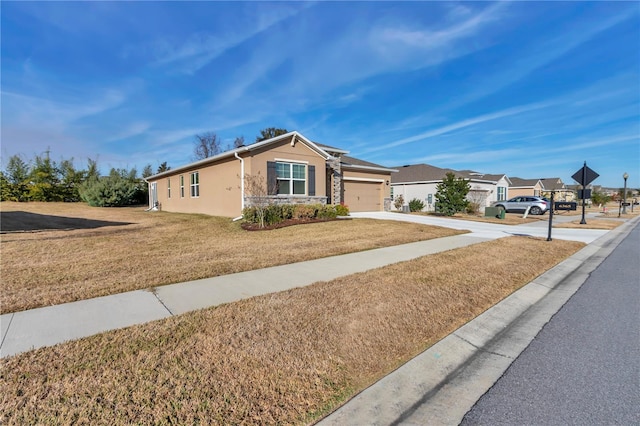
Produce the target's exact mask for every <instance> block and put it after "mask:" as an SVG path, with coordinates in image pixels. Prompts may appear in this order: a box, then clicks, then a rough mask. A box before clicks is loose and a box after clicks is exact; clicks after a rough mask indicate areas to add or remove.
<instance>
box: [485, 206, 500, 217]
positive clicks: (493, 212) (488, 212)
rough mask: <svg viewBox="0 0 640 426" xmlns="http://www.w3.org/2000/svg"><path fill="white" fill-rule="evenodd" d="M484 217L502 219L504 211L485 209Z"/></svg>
mask: <svg viewBox="0 0 640 426" xmlns="http://www.w3.org/2000/svg"><path fill="white" fill-rule="evenodd" d="M484 217H495V218H496V219H504V209H501V208H499V207H485V209H484Z"/></svg>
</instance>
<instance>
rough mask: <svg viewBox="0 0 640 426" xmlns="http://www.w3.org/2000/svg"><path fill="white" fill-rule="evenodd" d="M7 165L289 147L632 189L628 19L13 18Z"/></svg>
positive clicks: (217, 6)
mask: <svg viewBox="0 0 640 426" xmlns="http://www.w3.org/2000/svg"><path fill="white" fill-rule="evenodd" d="M1 15H2V16H1V19H2V39H1V43H2V63H1V66H2V76H1V78H2V81H1V83H2V84H1V91H2V99H1V102H2V105H1V107H2V110H1V111H2V112H1V114H2V116H1V118H2V134H1V136H2V141H1V145H2V146H1V154H2V155H1V157H2V165H3V166H4V165H5V164H6V160H7V159H8V158H9V156H11V155H14V154H20V155H22V156H23V158H24V159H26V160H28V159H33V158H34V157H35V155H42V154H43V153H44V152H45V151H47V149H49V150H50V152H51V156H52V158H53V159H54V160H59V159H61V158H65V159H70V158H73V159H74V164H75V165H76V167H78V168H83V167H85V166H86V159H87V158H92V159H97V160H98V164H99V166H100V168H101V170H102V171H103V172H107V171H108V170H109V168H111V167H117V168H132V167H136V168H137V169H138V171H141V170H142V168H143V167H144V165H145V164H151V165H152V167H153V168H154V170H155V169H156V168H157V166H158V165H159V164H160V163H162V162H164V161H166V162H168V164H169V165H170V166H172V167H177V166H180V165H183V164H186V163H188V162H190V161H191V160H192V159H193V140H194V135H196V134H199V133H203V132H207V131H213V132H215V133H217V134H218V136H220V137H221V138H222V140H223V145H225V146H226V145H227V144H229V145H230V144H232V143H233V140H234V139H235V138H236V137H238V136H244V138H245V140H246V142H253V141H254V140H255V138H256V136H257V135H258V133H259V131H260V130H261V129H264V128H266V127H281V128H286V129H288V130H297V131H299V132H300V133H302V134H303V135H305V136H307V137H308V138H309V139H311V140H314V141H316V142H320V143H324V144H327V145H332V146H336V147H340V148H343V149H347V150H349V151H350V152H351V155H352V156H355V157H358V158H361V159H363V160H367V161H371V162H374V163H378V164H382V165H385V166H399V165H404V164H415V163H427V164H431V165H434V166H438V167H443V168H453V169H459V170H462V169H472V170H476V171H480V172H485V173H495V174H498V173H505V174H507V175H508V176H517V177H521V178H539V177H540V178H542V177H560V178H562V179H563V181H565V183H571V184H573V183H574V182H573V180H572V179H571V175H572V174H573V173H574V172H575V171H577V170H578V169H580V168H581V167H582V165H583V162H584V161H587V164H588V166H589V167H590V168H592V169H593V170H595V171H596V172H598V173H599V174H600V177H599V178H598V179H597V180H596V181H594V184H600V185H603V186H610V187H621V186H622V184H623V179H622V174H623V173H624V172H628V173H629V175H630V178H629V180H628V186H629V187H634V188H640V54H639V52H640V5H639V3H637V2H509V3H507V2H498V3H491V2H467V3H458V2H275V3H271V2H233V3H229V2H193V3H182V2H55V3H49V2H47V3H38V2H6V1H3V2H2V4H1Z"/></svg>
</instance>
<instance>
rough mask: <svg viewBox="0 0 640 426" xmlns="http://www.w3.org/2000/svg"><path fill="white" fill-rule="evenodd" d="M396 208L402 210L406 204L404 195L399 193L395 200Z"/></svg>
mask: <svg viewBox="0 0 640 426" xmlns="http://www.w3.org/2000/svg"><path fill="white" fill-rule="evenodd" d="M393 205H394V206H395V208H396V210H402V206H404V197H403V196H402V195H398V196H397V197H396V199H395V201H394V202H393Z"/></svg>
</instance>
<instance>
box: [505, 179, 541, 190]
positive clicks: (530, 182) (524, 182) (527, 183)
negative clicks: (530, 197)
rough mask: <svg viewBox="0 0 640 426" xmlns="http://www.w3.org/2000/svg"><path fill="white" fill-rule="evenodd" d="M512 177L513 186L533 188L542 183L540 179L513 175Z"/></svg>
mask: <svg viewBox="0 0 640 426" xmlns="http://www.w3.org/2000/svg"><path fill="white" fill-rule="evenodd" d="M510 179H511V183H512V185H511V187H512V188H532V187H534V186H536V185H537V184H538V183H540V179H522V178H519V177H512V178H510Z"/></svg>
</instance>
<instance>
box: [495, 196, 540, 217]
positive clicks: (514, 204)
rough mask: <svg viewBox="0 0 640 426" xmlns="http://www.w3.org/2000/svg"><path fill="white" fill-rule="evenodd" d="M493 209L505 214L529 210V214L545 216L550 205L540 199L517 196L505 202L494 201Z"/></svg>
mask: <svg viewBox="0 0 640 426" xmlns="http://www.w3.org/2000/svg"><path fill="white" fill-rule="evenodd" d="M493 206H494V207H498V208H501V209H504V210H505V211H506V212H507V213H512V212H524V211H525V210H527V207H531V208H530V209H529V213H531V214H545V213H546V211H547V210H549V208H550V207H551V204H550V203H549V202H548V201H546V200H545V199H544V198H542V197H530V196H519V197H513V198H511V199H510V200H507V201H496V202H495V203H493Z"/></svg>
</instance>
